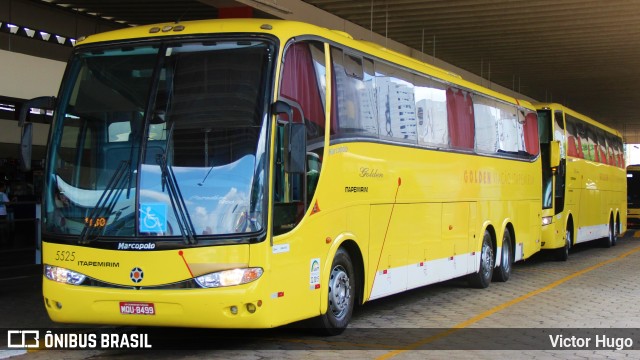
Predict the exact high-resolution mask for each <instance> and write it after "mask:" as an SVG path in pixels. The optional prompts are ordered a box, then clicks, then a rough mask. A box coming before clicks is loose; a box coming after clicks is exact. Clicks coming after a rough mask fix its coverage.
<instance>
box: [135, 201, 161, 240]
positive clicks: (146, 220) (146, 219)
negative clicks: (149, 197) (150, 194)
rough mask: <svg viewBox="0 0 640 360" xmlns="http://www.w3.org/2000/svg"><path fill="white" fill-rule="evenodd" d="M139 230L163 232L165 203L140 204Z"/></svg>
mask: <svg viewBox="0 0 640 360" xmlns="http://www.w3.org/2000/svg"><path fill="white" fill-rule="evenodd" d="M139 223H140V232H145V233H164V232H166V231H167V205H166V204H162V203H149V204H140V218H139Z"/></svg>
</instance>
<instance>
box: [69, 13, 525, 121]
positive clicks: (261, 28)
mask: <svg viewBox="0 0 640 360" xmlns="http://www.w3.org/2000/svg"><path fill="white" fill-rule="evenodd" d="M215 33H231V34H243V33H251V34H256V33H263V34H271V35H274V36H277V37H278V38H280V39H282V40H283V41H282V44H281V46H284V44H285V43H286V42H287V41H288V40H289V39H291V38H295V37H299V36H318V37H320V38H324V39H327V40H329V41H331V42H334V43H338V44H342V45H344V46H347V47H350V48H352V49H355V50H358V51H361V52H364V53H366V54H370V55H371V56H373V57H377V58H379V59H383V60H386V61H389V62H392V63H395V64H398V65H401V66H404V67H406V68H409V69H412V70H414V71H417V72H420V73H423V74H427V75H430V76H433V77H436V78H439V79H441V80H444V81H446V82H448V83H451V84H455V85H458V86H460V87H463V88H467V89H470V90H474V91H476V92H481V93H484V94H487V95H490V96H493V97H495V98H498V99H500V100H503V101H505V102H508V103H512V104H517V105H519V106H522V107H525V108H529V109H530V110H534V109H535V107H534V106H533V104H531V103H530V102H528V101H526V100H519V99H515V98H513V97H511V96H507V95H505V94H502V93H499V92H496V91H494V90H491V89H488V88H485V87H483V86H480V85H477V84H475V83H472V82H469V81H466V80H464V79H462V77H461V76H460V75H458V74H455V73H452V72H450V71H447V70H444V69H441V68H439V67H437V66H434V65H430V64H427V63H425V62H422V61H420V60H418V59H415V58H412V57H409V56H407V55H404V54H401V53H398V52H396V51H393V50H389V49H387V48H384V47H382V46H381V45H379V44H375V43H372V42H369V41H362V40H356V39H354V38H353V37H352V36H351V35H349V34H348V33H346V32H343V31H339V30H330V29H327V28H323V27H319V26H316V25H312V24H308V23H304V22H298V21H289V20H273V19H255V18H254V19H213V20H195V21H184V22H167V23H161V24H151V25H140V26H135V27H129V28H125V29H119V30H113V31H109V32H104V33H99V34H93V35H89V36H86V37H83V38H80V39H78V41H77V45H78V46H85V45H89V44H96V43H101V42H111V41H118V40H135V39H154V38H161V37H172V36H185V35H205V34H215Z"/></svg>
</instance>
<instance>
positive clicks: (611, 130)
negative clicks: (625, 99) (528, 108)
mask: <svg viewBox="0 0 640 360" xmlns="http://www.w3.org/2000/svg"><path fill="white" fill-rule="evenodd" d="M533 105H534V106H535V108H536V109H538V110H560V111H563V112H565V113H567V114H569V115H571V116H573V117H575V118H578V119H580V120H582V121H584V122H587V123H590V124H592V125H594V126H597V127H599V128H601V129H603V130H605V131H607V132H609V133H612V134H616V135H617V136H619V137H622V134H621V133H620V132H619V131H618V130H616V129H614V128H611V127H609V126H607V125H604V124H602V123H600V122H598V121H596V120H594V119H592V118H590V117H588V116H586V115H584V114H581V113H579V112H577V111H575V110H573V109H570V108H568V107H566V106H564V105H562V104H558V103H534V104H533Z"/></svg>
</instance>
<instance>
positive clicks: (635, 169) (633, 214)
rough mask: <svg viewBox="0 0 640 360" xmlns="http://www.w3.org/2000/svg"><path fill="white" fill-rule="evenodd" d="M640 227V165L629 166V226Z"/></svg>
mask: <svg viewBox="0 0 640 360" xmlns="http://www.w3.org/2000/svg"><path fill="white" fill-rule="evenodd" d="M638 225H640V165H629V166H627V226H628V227H630V228H634V227H636V228H637V227H638Z"/></svg>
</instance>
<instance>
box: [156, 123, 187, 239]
mask: <svg viewBox="0 0 640 360" xmlns="http://www.w3.org/2000/svg"><path fill="white" fill-rule="evenodd" d="M174 125H175V123H172V124H171V127H170V128H169V132H168V134H167V144H166V145H165V149H164V151H163V154H158V155H157V156H156V162H157V163H158V165H160V170H161V172H162V191H164V187H165V186H166V187H167V194H168V195H169V200H171V207H172V208H173V214H174V215H175V217H176V222H177V223H178V227H179V228H180V234H181V235H182V239H183V240H184V243H185V244H195V243H196V242H197V240H196V237H195V233H196V231H195V229H194V228H193V223H192V222H191V217H189V212H188V211H187V204H185V202H184V198H183V197H182V193H181V192H180V187H178V182H177V181H176V177H175V175H174V174H173V170H172V169H171V167H170V166H169V165H168V161H167V157H168V155H167V154H168V153H169V144H170V142H171V138H172V136H173V127H174Z"/></svg>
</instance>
